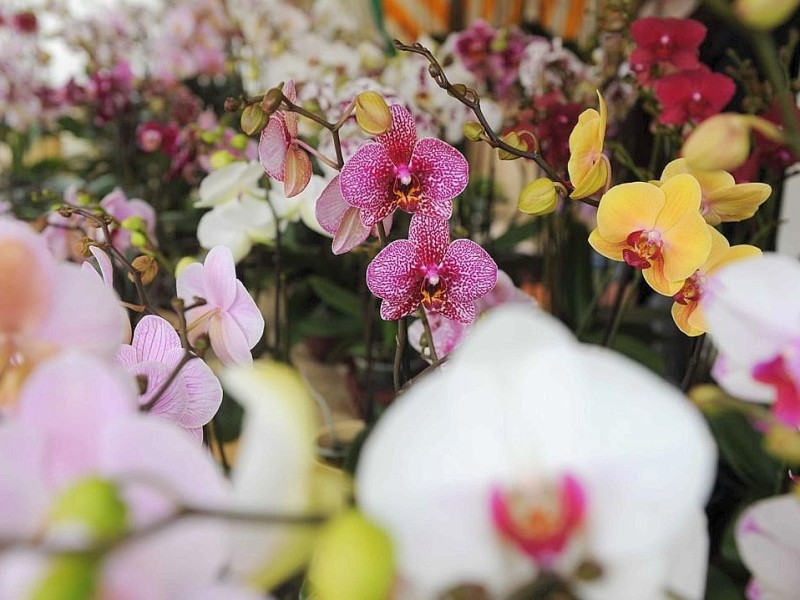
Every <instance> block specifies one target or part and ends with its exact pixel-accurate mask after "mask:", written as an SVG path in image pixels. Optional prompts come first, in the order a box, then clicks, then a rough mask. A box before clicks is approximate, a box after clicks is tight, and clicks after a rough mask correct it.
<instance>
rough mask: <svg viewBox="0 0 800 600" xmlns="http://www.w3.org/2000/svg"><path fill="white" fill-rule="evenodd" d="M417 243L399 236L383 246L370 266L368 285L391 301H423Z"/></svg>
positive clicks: (377, 294)
mask: <svg viewBox="0 0 800 600" xmlns="http://www.w3.org/2000/svg"><path fill="white" fill-rule="evenodd" d="M418 252H419V251H418V249H417V246H416V245H414V244H413V243H411V242H410V241H408V240H396V241H394V242H392V243H391V244H389V245H388V246H386V248H384V249H383V250H381V251H380V252H379V253H378V255H377V256H376V257H375V258H374V259H372V262H371V263H370V264H369V266H368V267H367V287H369V290H370V291H371V292H372V293H373V294H375V295H376V296H377V297H378V298H382V299H384V300H388V301H390V302H405V301H406V300H407V299H409V298H412V299H415V300H416V301H417V302H419V288H420V285H421V282H422V275H421V272H420V267H421V266H422V264H421V262H420V258H419V255H418Z"/></svg>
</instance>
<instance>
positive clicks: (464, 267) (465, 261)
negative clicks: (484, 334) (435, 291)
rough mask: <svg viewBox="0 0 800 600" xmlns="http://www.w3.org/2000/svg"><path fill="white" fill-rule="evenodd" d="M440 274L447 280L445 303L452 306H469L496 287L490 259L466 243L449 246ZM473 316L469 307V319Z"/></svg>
mask: <svg viewBox="0 0 800 600" xmlns="http://www.w3.org/2000/svg"><path fill="white" fill-rule="evenodd" d="M442 273H443V276H446V277H447V285H448V287H447V295H448V299H449V300H451V301H453V302H456V303H457V302H469V303H471V302H472V301H473V300H475V299H477V298H480V297H481V296H485V295H486V294H488V293H489V292H490V291H491V290H492V288H493V287H494V286H495V283H497V265H496V264H495V262H494V261H493V260H492V257H491V256H489V253H488V252H486V250H484V249H483V248H481V247H480V246H479V245H478V244H476V243H475V242H473V241H472V240H467V239H461V240H456V241H454V242H453V243H452V244H450V247H449V248H448V249H447V252H445V255H444V260H442ZM474 312H475V307H474V306H473V307H472V314H473V315H474ZM446 316H449V315H446ZM451 318H455V317H451ZM473 319H474V317H473Z"/></svg>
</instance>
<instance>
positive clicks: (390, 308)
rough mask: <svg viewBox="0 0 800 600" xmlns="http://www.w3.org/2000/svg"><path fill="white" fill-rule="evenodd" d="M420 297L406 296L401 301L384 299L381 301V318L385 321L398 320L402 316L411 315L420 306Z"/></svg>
mask: <svg viewBox="0 0 800 600" xmlns="http://www.w3.org/2000/svg"><path fill="white" fill-rule="evenodd" d="M419 302H420V300H419V298H412V297H408V298H404V299H403V300H400V301H399V302H390V301H389V300H384V301H383V302H381V318H382V319H383V320H384V321H396V320H397V319H399V318H401V317H405V316H407V315H410V314H411V313H413V312H414V311H415V310H417V307H419Z"/></svg>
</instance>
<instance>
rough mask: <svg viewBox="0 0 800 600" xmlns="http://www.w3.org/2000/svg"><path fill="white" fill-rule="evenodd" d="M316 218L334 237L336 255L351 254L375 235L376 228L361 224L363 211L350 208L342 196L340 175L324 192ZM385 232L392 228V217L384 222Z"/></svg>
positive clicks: (333, 243) (332, 180) (333, 244)
mask: <svg viewBox="0 0 800 600" xmlns="http://www.w3.org/2000/svg"><path fill="white" fill-rule="evenodd" d="M316 218H317V221H318V222H319V224H320V226H321V227H322V228H323V229H324V230H325V231H326V233H328V234H329V235H332V236H333V242H332V244H331V249H332V250H333V253H334V254H344V253H345V252H350V250H352V249H353V248H355V247H356V246H358V245H360V244H362V243H364V241H365V240H366V239H367V238H368V237H369V236H370V234H374V235H377V234H375V233H374V230H375V228H374V227H367V226H366V225H364V224H363V223H362V222H361V209H359V208H355V207H354V206H350V205H349V204H347V202H345V199H344V196H342V190H341V187H340V186H339V175H336V176H335V177H334V178H333V179H331V181H330V182H329V183H328V185H326V186H325V189H324V190H322V193H321V194H320V196H319V198H318V200H317V206H316ZM383 226H384V230H385V231H387V232H388V231H389V230H390V229H391V227H392V215H389V216H388V217H386V218H385V219H384V220H383Z"/></svg>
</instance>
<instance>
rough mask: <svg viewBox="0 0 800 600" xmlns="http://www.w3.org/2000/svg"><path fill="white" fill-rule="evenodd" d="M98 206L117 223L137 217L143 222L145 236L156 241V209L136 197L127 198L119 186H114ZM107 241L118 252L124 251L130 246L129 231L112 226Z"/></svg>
mask: <svg viewBox="0 0 800 600" xmlns="http://www.w3.org/2000/svg"><path fill="white" fill-rule="evenodd" d="M100 208H102V209H103V210H104V211H106V212H107V213H108V214H109V215H111V216H112V217H114V219H115V220H116V221H117V222H118V223H122V222H123V221H125V219H128V218H130V217H138V218H140V219H142V220H143V221H144V223H145V227H146V229H147V237H148V238H149V239H150V241H152V242H153V243H155V241H156V211H155V209H154V208H153V207H152V206H150V205H149V204H148V203H147V202H145V201H144V200H139V199H138V198H130V199H129V198H128V197H127V196H126V195H125V192H124V191H122V189H121V188H115V189H114V190H113V191H111V192H110V193H109V194H107V195H106V196H105V197H104V198H103V199H102V200H100ZM104 241H108V242H110V243H112V244H114V246H115V247H116V248H117V250H119V251H120V252H125V251H126V250H127V249H128V248H130V247H131V232H130V231H128V230H127V229H125V228H124V227H112V228H111V239H110V240H104Z"/></svg>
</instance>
